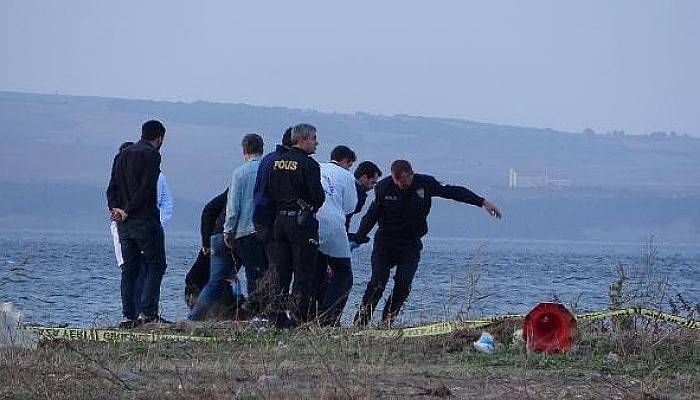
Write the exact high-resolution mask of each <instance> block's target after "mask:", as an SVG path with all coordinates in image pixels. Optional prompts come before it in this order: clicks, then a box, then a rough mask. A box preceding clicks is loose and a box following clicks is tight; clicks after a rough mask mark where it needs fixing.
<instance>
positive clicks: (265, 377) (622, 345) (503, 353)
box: [0, 323, 700, 399]
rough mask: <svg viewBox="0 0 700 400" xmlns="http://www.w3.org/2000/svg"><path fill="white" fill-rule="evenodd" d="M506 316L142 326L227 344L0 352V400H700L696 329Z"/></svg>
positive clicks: (63, 346) (60, 346) (54, 345)
mask: <svg viewBox="0 0 700 400" xmlns="http://www.w3.org/2000/svg"><path fill="white" fill-rule="evenodd" d="M515 328H517V324H502V325H500V326H496V327H493V329H491V332H492V333H493V334H494V336H495V337H496V339H497V341H498V344H497V350H496V352H495V353H494V354H492V355H486V354H482V353H479V352H476V351H475V350H474V349H473V347H472V342H473V341H474V340H476V338H477V337H478V336H479V335H480V333H481V332H480V331H479V332H476V331H461V332H457V333H454V334H450V335H444V336H432V337H423V338H413V339H398V338H392V339H386V338H385V339H380V338H373V337H366V336H356V335H353V333H354V332H352V331H342V332H341V331H337V330H336V331H333V330H320V329H314V328H305V329H299V330H296V331H292V332H290V331H275V330H258V329H252V328H250V327H248V328H245V327H241V326H240V325H234V324H225V323H221V324H210V325H206V326H203V325H191V324H177V325H174V326H168V327H155V326H153V327H146V328H142V329H144V330H155V331H159V332H163V333H165V332H168V333H187V334H192V333H194V334H207V335H213V336H222V337H223V336H226V337H232V338H233V340H231V341H227V342H219V341H217V342H211V343H173V342H156V343H145V342H127V343H94V342H76V341H73V342H61V341H52V342H44V343H42V344H40V347H39V349H37V350H35V351H29V350H18V349H8V348H4V349H0V398H7V399H14V398H17V399H32V398H41V399H53V398H69V399H94V398H126V399H131V398H147V399H153V398H173V399H201V398H210V399H219V398H263V399H266V398H320V399H370V398H478V399H510V398H513V399H515V398H517V399H521V398H534V399H539V398H545V399H588V398H597V399H642V398H643V399H667V398H668V399H689V398H698V399H700V389H699V388H700V334H699V333H698V332H696V331H684V330H681V329H677V328H661V329H659V328H658V327H656V328H654V330H653V331H649V329H648V327H647V328H645V329H644V330H639V331H638V330H636V328H635V329H628V330H626V331H625V332H623V333H620V332H616V331H615V330H614V329H611V327H610V326H605V325H604V324H591V325H590V326H588V327H584V328H583V329H581V331H580V334H579V338H578V340H577V341H576V345H575V347H574V348H573V349H572V351H571V352H569V353H567V354H564V355H552V356H546V355H542V354H534V353H528V352H527V351H524V349H522V348H521V347H520V345H519V344H515V345H514V344H513V343H512V333H513V330H514V329H515Z"/></svg>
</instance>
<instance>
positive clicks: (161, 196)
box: [109, 142, 175, 314]
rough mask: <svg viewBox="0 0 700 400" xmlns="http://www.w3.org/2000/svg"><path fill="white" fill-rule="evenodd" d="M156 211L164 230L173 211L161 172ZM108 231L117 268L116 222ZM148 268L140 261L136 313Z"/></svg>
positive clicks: (119, 254)
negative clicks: (158, 212)
mask: <svg viewBox="0 0 700 400" xmlns="http://www.w3.org/2000/svg"><path fill="white" fill-rule="evenodd" d="M132 144H134V142H124V143H122V144H121V146H119V152H121V151H122V150H124V149H126V148H127V147H129V146H131V145H132ZM156 192H157V193H158V210H159V211H160V225H161V226H162V227H163V229H164V230H165V228H166V227H167V226H168V222H170V220H171V219H172V217H173V211H174V209H175V206H174V203H173V196H172V195H171V194H170V188H169V187H168V182H167V181H166V180H165V175H163V172H162V171H161V173H160V174H159V175H158V189H157V191H156ZM109 231H110V233H111V234H112V241H113V243H114V255H115V257H116V259H117V266H118V267H119V268H121V267H122V265H124V257H123V256H122V245H121V243H120V242H119V232H118V231H117V222H116V221H111V222H110V224H109ZM147 270H148V267H147V266H146V260H145V259H142V260H141V270H140V271H139V276H138V278H137V279H136V287H135V290H134V298H133V301H134V306H135V308H136V313H137V314H140V313H141V294H142V291H143V282H144V280H145V279H146V271H147Z"/></svg>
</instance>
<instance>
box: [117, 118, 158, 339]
mask: <svg viewBox="0 0 700 400" xmlns="http://www.w3.org/2000/svg"><path fill="white" fill-rule="evenodd" d="M164 139H165V127H164V126H163V124H162V123H161V122H160V121H156V120H150V121H147V122H145V123H144V124H143V125H142V127H141V140H140V141H139V142H137V143H135V144H133V145H131V146H129V147H127V148H125V149H124V150H123V151H121V152H120V153H119V154H117V155H116V156H115V158H114V162H113V164H112V173H111V176H110V180H109V185H108V186H107V192H106V194H107V206H108V208H109V212H110V218H111V219H112V220H113V221H116V223H117V231H118V233H119V241H120V244H121V250H122V255H123V257H124V264H123V267H122V277H121V297H122V313H123V315H124V318H125V320H124V321H123V322H122V323H120V327H122V328H131V327H134V326H137V325H139V324H141V323H149V322H167V321H166V320H165V319H163V318H162V317H161V316H160V315H159V313H158V303H159V301H160V284H161V281H162V279H163V275H164V274H165V270H166V268H167V263H166V260H165V242H164V236H163V227H162V226H161V224H160V212H159V210H158V199H157V197H158V196H157V189H158V176H159V175H160V161H161V157H160V153H159V150H160V148H161V146H162V145H163V141H164ZM142 259H143V260H145V262H146V267H147V268H146V278H145V280H144V285H143V294H142V296H141V318H139V314H138V313H137V312H136V307H135V305H134V301H133V298H134V290H136V281H137V279H138V275H139V271H140V269H141V260H142Z"/></svg>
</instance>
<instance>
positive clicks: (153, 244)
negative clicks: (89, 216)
mask: <svg viewBox="0 0 700 400" xmlns="http://www.w3.org/2000/svg"><path fill="white" fill-rule="evenodd" d="M117 230H118V231H119V242H120V243H121V247H122V255H123V256H124V264H123V265H122V279H121V294H122V313H123V314H124V317H125V318H127V319H135V318H136V317H138V314H137V312H136V308H135V305H134V302H133V298H134V291H135V290H136V281H137V279H138V276H139V272H140V270H141V262H142V260H143V261H145V264H146V277H145V280H144V284H143V291H142V292H141V312H142V313H143V315H145V316H146V317H156V316H158V304H159V302H160V283H161V281H162V280H163V274H165V269H166V267H167V264H166V261H165V238H164V236H163V227H162V226H161V225H160V221H159V220H158V218H143V219H142V218H134V217H132V218H127V219H126V221H124V222H122V223H118V224H117Z"/></svg>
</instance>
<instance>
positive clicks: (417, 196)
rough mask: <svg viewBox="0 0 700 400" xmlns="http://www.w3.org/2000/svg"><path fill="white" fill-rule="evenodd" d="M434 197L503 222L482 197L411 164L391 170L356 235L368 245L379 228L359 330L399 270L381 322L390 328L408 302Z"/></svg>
mask: <svg viewBox="0 0 700 400" xmlns="http://www.w3.org/2000/svg"><path fill="white" fill-rule="evenodd" d="M433 197H442V198H445V199H451V200H456V201H459V202H462V203H467V204H471V205H474V206H477V207H481V208H484V209H485V210H486V211H487V212H488V213H489V215H491V216H493V217H495V218H501V212H500V211H499V210H498V208H496V206H494V205H493V204H491V202H489V201H488V200H486V199H484V198H483V197H479V196H477V195H476V194H474V193H473V192H472V191H471V190H469V189H467V188H465V187H461V186H451V185H443V184H442V183H440V182H438V181H437V180H436V179H435V178H434V177H432V176H430V175H422V174H414V173H413V168H412V167H411V164H410V163H409V162H408V161H406V160H396V161H394V162H393V163H392V164H391V177H388V178H385V179H383V180H381V181H380V182H379V183H378V184H377V186H376V188H375V192H374V200H373V201H372V204H371V205H370V207H369V210H367V213H366V214H365V216H364V217H362V222H361V223H360V228H359V229H358V231H357V234H356V239H355V240H356V241H358V243H367V242H368V241H369V238H368V237H367V235H368V234H369V232H370V231H371V230H372V228H373V227H374V225H375V224H377V223H379V229H378V230H377V232H376V234H375V235H374V248H373V250H372V277H371V278H370V281H369V283H368V284H367V290H366V291H365V294H364V296H363V297H362V305H361V306H360V309H359V311H358V312H357V314H356V315H355V325H359V326H366V325H368V324H369V323H370V322H371V320H372V315H373V313H374V309H375V308H376V307H377V303H378V302H379V300H380V299H381V297H382V294H383V293H384V288H385V287H386V284H387V281H388V280H389V274H390V272H391V269H392V268H393V267H396V273H395V274H394V290H393V292H392V294H391V296H389V298H388V299H387V300H386V304H385V306H384V311H383V312H382V321H383V322H384V323H385V324H388V325H390V324H391V323H392V321H393V320H394V318H395V317H396V316H397V315H398V313H399V311H400V310H401V307H402V306H403V304H404V302H405V301H406V299H407V298H408V295H409V292H410V290H411V283H412V282H413V276H414V274H415V273H416V269H417V268H418V261H419V260H420V251H421V249H422V248H423V243H422V242H421V238H422V237H423V236H424V235H425V234H426V233H428V224H427V218H428V213H429V212H430V207H431V205H432V201H431V200H432V198H433Z"/></svg>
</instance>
